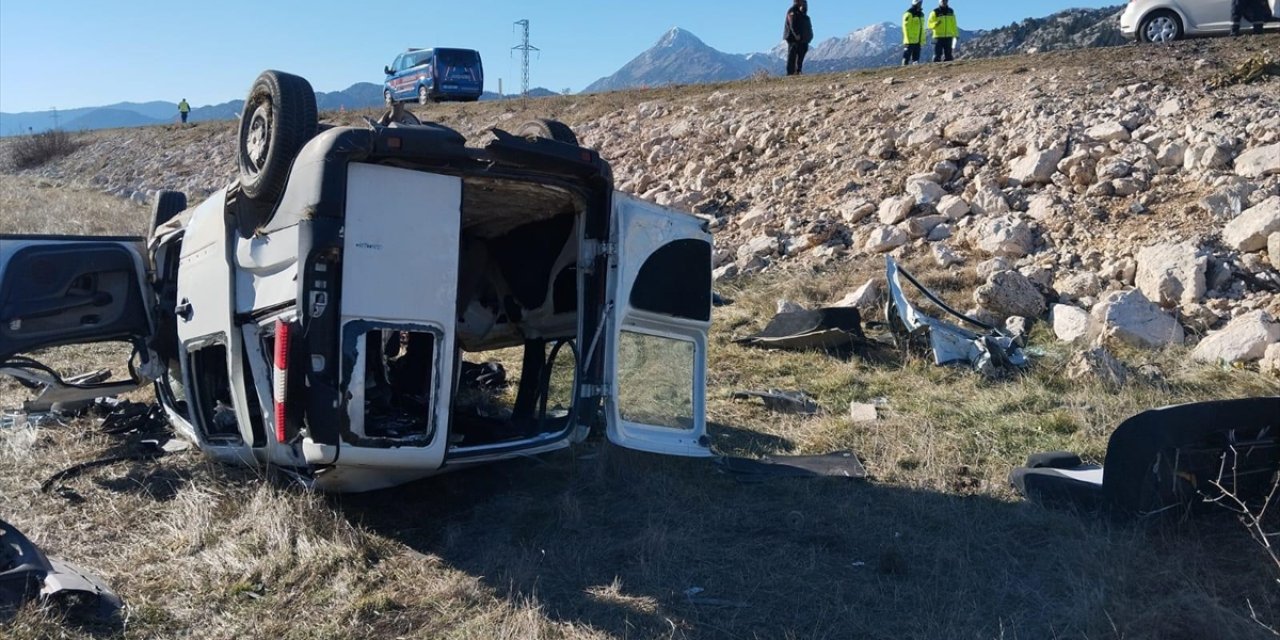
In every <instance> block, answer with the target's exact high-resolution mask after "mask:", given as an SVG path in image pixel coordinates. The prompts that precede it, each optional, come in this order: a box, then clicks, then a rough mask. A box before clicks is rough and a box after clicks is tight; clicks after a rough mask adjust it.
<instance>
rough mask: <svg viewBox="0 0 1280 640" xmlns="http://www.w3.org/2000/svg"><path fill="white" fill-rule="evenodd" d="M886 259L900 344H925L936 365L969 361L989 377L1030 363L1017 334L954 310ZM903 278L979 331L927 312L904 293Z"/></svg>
mask: <svg viewBox="0 0 1280 640" xmlns="http://www.w3.org/2000/svg"><path fill="white" fill-rule="evenodd" d="M885 262H886V263H887V266H886V278H887V280H888V282H889V305H888V308H887V310H886V313H885V315H886V316H887V317H886V320H887V321H888V323H889V327H890V328H891V329H892V331H893V336H894V339H895V340H896V341H897V342H898V344H899V345H900V346H904V345H923V346H925V347H927V348H928V349H929V350H930V351H932V353H933V361H934V363H935V364H939V365H943V364H956V363H967V364H968V365H970V366H972V367H973V368H974V369H975V370H976V371H978V372H979V373H982V374H984V375H988V376H996V375H999V374H1001V373H1003V372H1007V371H1009V370H1016V369H1021V368H1023V367H1025V366H1027V356H1026V354H1024V353H1023V351H1022V344H1021V342H1020V341H1019V339H1018V338H1017V337H1015V336H1013V335H1011V334H1009V333H1007V332H1005V331H1003V330H1001V329H998V328H996V327H993V326H991V325H988V324H986V323H983V322H980V321H978V320H975V319H973V318H970V317H969V316H966V315H964V314H963V313H960V312H958V311H956V310H955V309H952V308H951V307H949V306H947V304H946V303H945V302H943V301H942V300H941V299H940V298H938V296H936V295H934V294H933V292H931V291H929V290H928V289H926V288H925V287H924V285H922V284H920V283H919V282H918V281H917V280H916V279H915V278H913V277H912V276H911V274H910V273H907V271H906V270H905V269H903V268H902V267H899V266H898V263H897V262H895V261H894V260H893V258H886V259H885ZM903 280H905V281H907V282H908V283H909V284H911V286H913V287H915V288H916V289H917V290H919V292H920V293H921V294H922V295H924V297H925V298H927V299H928V300H929V301H930V302H932V303H933V304H935V305H937V306H938V308H940V309H942V310H943V311H945V312H946V313H947V314H949V315H951V316H953V317H954V318H956V319H957V320H960V321H961V322H963V323H965V324H967V325H970V326H972V327H974V328H976V329H978V330H980V332H979V331H971V330H969V329H965V328H963V327H961V326H960V325H957V324H954V323H951V322H947V321H945V320H939V319H937V318H933V317H930V316H927V315H925V314H924V313H923V312H921V311H920V310H919V309H917V308H916V307H915V306H913V305H912V304H911V302H910V301H908V300H907V297H906V295H905V294H903V291H902V281H903Z"/></svg>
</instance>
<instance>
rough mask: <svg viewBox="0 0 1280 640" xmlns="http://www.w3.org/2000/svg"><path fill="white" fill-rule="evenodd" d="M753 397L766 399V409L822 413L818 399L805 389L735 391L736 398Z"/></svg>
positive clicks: (807, 414) (805, 414)
mask: <svg viewBox="0 0 1280 640" xmlns="http://www.w3.org/2000/svg"><path fill="white" fill-rule="evenodd" d="M751 398H759V399H760V400H762V401H764V407H765V408H766V409H768V410H770V411H774V412H777V413H794V414H799V415H804V416H811V415H816V414H818V413H821V411H822V407H820V406H818V401H817V400H816V399H815V398H814V397H813V396H811V395H809V394H807V393H805V392H803V391H781V390H778V389H766V390H764V391H735V392H733V399H734V400H748V399H751Z"/></svg>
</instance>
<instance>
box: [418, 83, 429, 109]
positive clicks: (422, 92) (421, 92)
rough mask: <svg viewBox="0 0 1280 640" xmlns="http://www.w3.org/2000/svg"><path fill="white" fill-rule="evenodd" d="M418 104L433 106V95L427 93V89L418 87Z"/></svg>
mask: <svg viewBox="0 0 1280 640" xmlns="http://www.w3.org/2000/svg"><path fill="white" fill-rule="evenodd" d="M418 104H420V105H427V104H431V94H430V93H429V92H428V91H427V88H426V87H418Z"/></svg>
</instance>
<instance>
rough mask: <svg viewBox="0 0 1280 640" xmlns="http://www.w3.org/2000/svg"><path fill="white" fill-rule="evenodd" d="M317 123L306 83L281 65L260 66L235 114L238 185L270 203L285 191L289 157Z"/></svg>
mask: <svg viewBox="0 0 1280 640" xmlns="http://www.w3.org/2000/svg"><path fill="white" fill-rule="evenodd" d="M317 123H318V120H317V117H316V94H315V91H312V89H311V83H309V82H307V81H306V79H304V78H302V77H300V76H295V75H293V74H290V73H284V72H283V71H263V72H262V75H259V76H258V79H257V80H255V81H254V82H253V88H252V89H250V90H249V97H248V98H246V99H245V101H244V111H243V112H242V113H241V115H240V136H239V144H238V152H237V154H236V159H237V163H238V164H239V167H240V191H241V192H242V193H243V194H244V195H245V196H246V197H248V198H249V199H250V200H256V201H258V202H261V203H274V201H275V200H276V199H277V198H279V197H280V193H281V192H282V191H284V185H285V181H286V180H287V179H288V177H289V169H290V167H291V166H292V165H293V159H294V158H295V157H296V156H297V155H298V152H299V151H301V150H302V146H303V145H305V144H306V143H307V141H308V140H310V139H311V138H312V137H314V136H315V134H316V126H317Z"/></svg>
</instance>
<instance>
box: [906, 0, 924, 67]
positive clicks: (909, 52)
mask: <svg viewBox="0 0 1280 640" xmlns="http://www.w3.org/2000/svg"><path fill="white" fill-rule="evenodd" d="M923 2H924V0H911V7H910V8H909V9H907V12H906V13H904V14H902V66H904V67H905V66H907V65H909V64H911V63H913V62H920V47H921V46H922V45H923V44H924V7H923V6H921V4H922V3H923Z"/></svg>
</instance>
